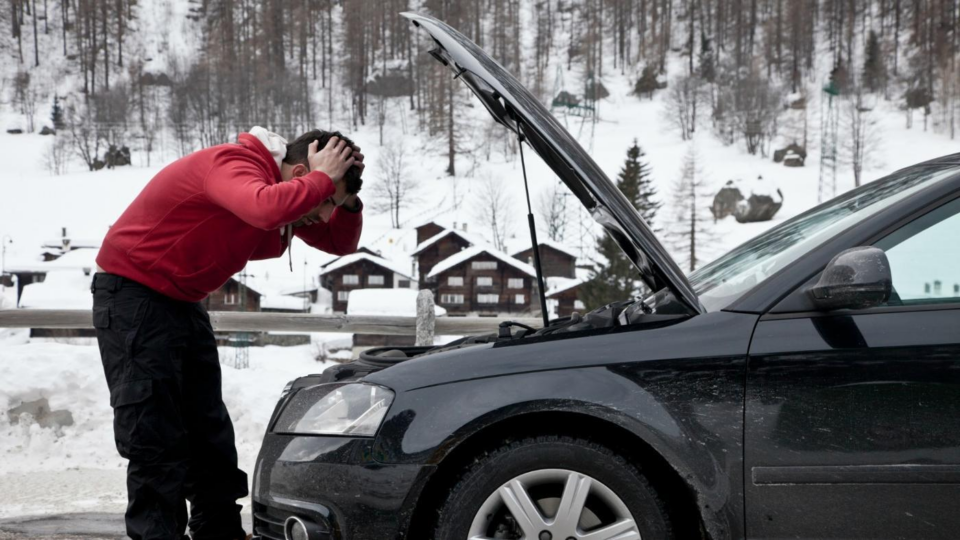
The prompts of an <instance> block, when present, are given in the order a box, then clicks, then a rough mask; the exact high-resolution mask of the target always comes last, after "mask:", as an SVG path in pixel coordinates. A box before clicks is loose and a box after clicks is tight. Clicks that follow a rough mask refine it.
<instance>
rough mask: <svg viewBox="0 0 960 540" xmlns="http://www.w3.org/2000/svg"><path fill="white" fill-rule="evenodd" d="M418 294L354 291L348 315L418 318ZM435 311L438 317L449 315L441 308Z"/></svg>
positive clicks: (405, 290)
mask: <svg viewBox="0 0 960 540" xmlns="http://www.w3.org/2000/svg"><path fill="white" fill-rule="evenodd" d="M418 293H419V291H417V290H414V289H354V290H352V291H350V301H349V302H348V303H347V315H380V316H384V317H416V316H417V294H418ZM433 309H434V313H435V314H436V316H437V317H442V316H444V315H446V314H447V310H445V309H443V308H442V307H440V306H434V308H433Z"/></svg>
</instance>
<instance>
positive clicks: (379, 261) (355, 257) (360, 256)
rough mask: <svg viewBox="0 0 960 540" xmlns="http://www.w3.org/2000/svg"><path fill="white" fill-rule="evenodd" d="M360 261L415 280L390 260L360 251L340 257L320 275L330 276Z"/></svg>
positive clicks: (329, 264)
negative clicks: (368, 262)
mask: <svg viewBox="0 0 960 540" xmlns="http://www.w3.org/2000/svg"><path fill="white" fill-rule="evenodd" d="M358 261H370V262H372V263H373V264H376V265H379V266H382V267H384V268H386V269H387V270H390V271H391V272H393V273H394V274H399V275H401V276H403V277H404V278H407V279H411V280H413V278H412V277H410V275H409V274H408V273H407V271H406V270H402V269H400V268H398V267H397V265H396V264H394V263H393V262H391V261H388V260H386V259H384V258H383V257H377V256H376V255H371V254H369V253H364V252H362V251H358V252H356V253H351V254H350V255H344V256H343V257H340V258H339V259H336V260H334V261H332V262H330V263H328V264H327V265H326V266H324V267H323V268H322V269H321V270H320V275H321V276H322V275H326V274H329V273H330V272H333V271H335V270H339V269H341V268H343V267H345V266H349V265H351V264H353V263H355V262H358Z"/></svg>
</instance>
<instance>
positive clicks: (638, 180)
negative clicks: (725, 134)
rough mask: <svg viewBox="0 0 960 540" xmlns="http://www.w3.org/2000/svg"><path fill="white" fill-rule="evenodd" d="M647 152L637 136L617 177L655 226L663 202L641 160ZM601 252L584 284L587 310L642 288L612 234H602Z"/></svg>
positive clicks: (633, 269) (582, 292) (622, 189)
mask: <svg viewBox="0 0 960 540" xmlns="http://www.w3.org/2000/svg"><path fill="white" fill-rule="evenodd" d="M644 155H645V154H644V153H643V150H641V149H640V146H639V145H638V144H637V141H636V139H634V141H633V145H632V146H631V147H630V148H629V149H628V150H627V159H626V161H625V162H624V164H623V168H622V169H620V174H619V176H618V177H617V187H618V188H619V189H620V191H621V192H622V193H623V194H624V195H625V196H626V197H627V199H628V200H629V201H630V203H631V204H633V206H634V207H635V208H636V209H637V211H639V212H640V215H641V216H642V217H643V219H644V221H646V222H647V224H648V225H650V226H651V227H652V226H653V220H654V218H655V217H656V214H657V210H659V209H660V206H661V204H662V203H661V202H659V201H657V200H656V199H655V197H656V194H657V190H656V188H654V187H653V180H652V179H651V178H650V166H649V164H647V163H645V162H643V161H641V158H643V157H644ZM597 251H598V253H599V254H600V260H598V261H595V262H594V264H593V269H592V271H591V276H590V279H589V281H587V282H586V283H584V284H583V285H582V286H581V287H580V296H581V298H580V299H581V300H582V301H583V303H584V304H585V305H586V307H587V309H595V308H598V307H600V306H603V305H605V304H609V303H610V302H616V301H619V300H627V299H629V298H630V297H632V296H635V295H636V294H637V292H638V289H639V282H638V277H639V276H638V275H637V269H636V267H634V266H633V263H632V262H630V259H628V258H627V256H626V255H624V254H623V250H621V249H620V246H619V245H618V244H617V242H616V241H615V240H614V239H613V237H612V236H610V235H608V234H604V235H602V236H601V237H599V238H598V239H597Z"/></svg>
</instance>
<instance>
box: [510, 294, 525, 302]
mask: <svg viewBox="0 0 960 540" xmlns="http://www.w3.org/2000/svg"><path fill="white" fill-rule="evenodd" d="M513 303H514V304H526V303H527V298H526V296H524V295H522V294H517V295H514V296H513Z"/></svg>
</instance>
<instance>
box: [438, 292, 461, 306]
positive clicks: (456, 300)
mask: <svg viewBox="0 0 960 540" xmlns="http://www.w3.org/2000/svg"><path fill="white" fill-rule="evenodd" d="M440 303H441V304H462V303H463V295H462V294H441V295H440Z"/></svg>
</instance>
